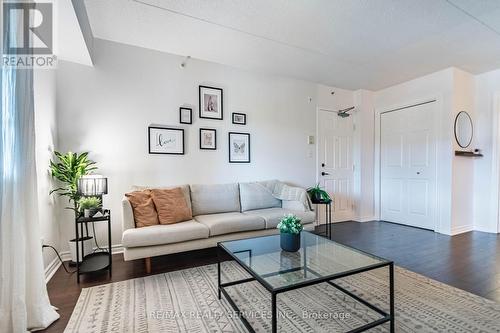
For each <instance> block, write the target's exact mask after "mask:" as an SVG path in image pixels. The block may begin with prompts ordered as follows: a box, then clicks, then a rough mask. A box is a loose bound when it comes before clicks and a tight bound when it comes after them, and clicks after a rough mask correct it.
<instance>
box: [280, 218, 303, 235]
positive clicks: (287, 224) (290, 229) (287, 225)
mask: <svg viewBox="0 0 500 333" xmlns="http://www.w3.org/2000/svg"><path fill="white" fill-rule="evenodd" d="M300 221H301V219H299V218H298V217H297V216H296V215H293V214H288V215H285V216H284V217H283V218H282V219H281V221H280V223H278V227H277V228H278V229H279V230H280V232H281V233H284V234H293V235H298V234H300V232H301V231H302V229H303V228H304V227H303V226H302V224H301V223H300Z"/></svg>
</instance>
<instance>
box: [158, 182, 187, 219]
mask: <svg viewBox="0 0 500 333" xmlns="http://www.w3.org/2000/svg"><path fill="white" fill-rule="evenodd" d="M151 197H152V198H153V202H154V203H155V206H156V210H157V211H158V218H159V220H160V224H172V223H177V222H182V221H189V220H191V219H192V218H193V213H192V212H191V208H189V207H188V205H187V202H186V198H185V196H184V193H183V192H182V189H181V188H180V187H176V188H172V189H152V190H151Z"/></svg>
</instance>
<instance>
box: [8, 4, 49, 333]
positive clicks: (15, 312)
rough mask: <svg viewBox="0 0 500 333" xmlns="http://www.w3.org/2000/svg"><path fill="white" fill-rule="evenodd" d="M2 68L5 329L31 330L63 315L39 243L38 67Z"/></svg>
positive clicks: (43, 326)
mask: <svg viewBox="0 0 500 333" xmlns="http://www.w3.org/2000/svg"><path fill="white" fill-rule="evenodd" d="M1 2H2V1H0V5H1ZM1 71H2V73H1V74H2V75H1V77H0V84H1V87H2V92H1V100H0V105H1V112H0V124H1V126H2V127H1V131H0V331H1V332H26V331H27V330H37V329H42V328H45V327H47V326H48V325H50V324H51V323H52V322H54V321H55V320H56V319H57V318H59V315H58V314H57V312H55V310H54V309H53V307H52V306H51V305H50V302H49V298H48V295H47V288H46V285H45V276H44V269H43V259H42V249H41V244H40V227H39V223H38V212H37V207H38V206H37V197H36V193H37V192H36V186H37V185H36V172H35V170H36V169H35V124H34V104H33V71H32V70H28V69H17V70H16V69H12V68H5V67H4V68H1Z"/></svg>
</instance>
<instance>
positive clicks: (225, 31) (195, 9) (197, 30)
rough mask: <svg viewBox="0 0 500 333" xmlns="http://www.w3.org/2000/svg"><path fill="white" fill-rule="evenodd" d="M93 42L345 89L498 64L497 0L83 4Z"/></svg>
mask: <svg viewBox="0 0 500 333" xmlns="http://www.w3.org/2000/svg"><path fill="white" fill-rule="evenodd" d="M85 4H86V6H87V11H88V15H89V20H90V24H91V27H92V31H93V34H94V36H95V37H97V38H101V39H107V40H112V41H116V42H120V43H126V44H131V45H135V46H140V47H144V48H149V49H154V50H159V51H163V52H168V53H174V54H179V55H190V56H192V57H193V58H198V59H203V60H208V61H212V62H216V63H221V64H226V65H230V66H235V67H240V68H244V69H248V70H257V71H263V72H267V73H274V74H279V75H285V76H291V77H295V78H299V79H305V80H309V81H313V82H318V83H323V84H327V85H332V86H337V87H341V88H347V89H360V88H363V89H371V90H378V89H381V88H385V87H388V86H391V85H394V84H396V83H399V82H403V81H406V80H409V79H412V78H415V77H418V76H421V75H425V74H428V73H431V72H434V71H437V70H440V69H444V68H447V67H450V66H456V67H459V68H462V69H464V70H466V71H469V72H471V73H474V74H478V73H482V72H486V71H489V70H492V69H496V68H499V67H500V1H499V0H448V1H446V0H210V1H207V0H106V1H102V0H85Z"/></svg>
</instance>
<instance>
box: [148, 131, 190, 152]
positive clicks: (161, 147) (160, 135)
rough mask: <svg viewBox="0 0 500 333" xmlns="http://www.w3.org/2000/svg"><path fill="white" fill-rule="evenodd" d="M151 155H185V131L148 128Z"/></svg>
mask: <svg viewBox="0 0 500 333" xmlns="http://www.w3.org/2000/svg"><path fill="white" fill-rule="evenodd" d="M148 141H149V153H150V154H172V155H184V130H183V129H180V128H166V127H153V126H150V127H148Z"/></svg>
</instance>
